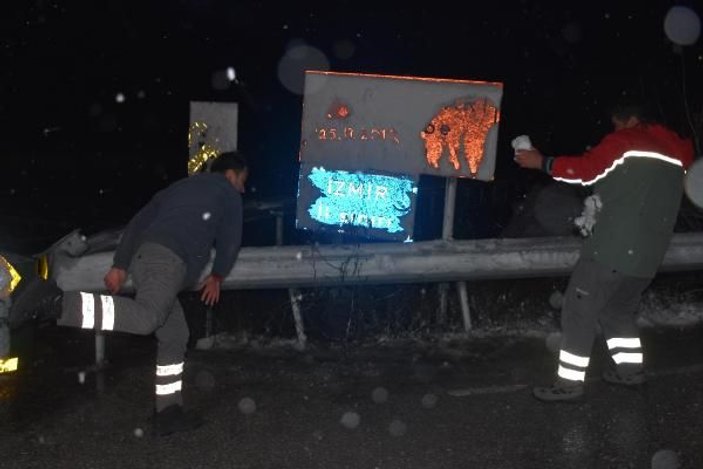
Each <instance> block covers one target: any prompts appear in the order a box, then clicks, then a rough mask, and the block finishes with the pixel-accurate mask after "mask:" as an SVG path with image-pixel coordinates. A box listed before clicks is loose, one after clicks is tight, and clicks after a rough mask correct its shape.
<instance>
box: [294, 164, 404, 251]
mask: <svg viewBox="0 0 703 469" xmlns="http://www.w3.org/2000/svg"><path fill="white" fill-rule="evenodd" d="M416 198H417V180H416V179H415V178H413V177H410V176H402V175H390V174H382V173H379V172H359V171H355V172H352V171H345V170H328V169H325V168H324V167H321V166H313V165H305V164H303V165H301V170H300V180H299V187H298V213H297V220H296V226H297V227H298V228H301V229H328V230H331V231H337V232H340V233H348V234H354V235H358V236H363V237H375V238H385V239H391V240H400V241H408V242H409V241H412V231H413V224H414V223H413V221H414V220H413V209H414V207H415V200H416Z"/></svg>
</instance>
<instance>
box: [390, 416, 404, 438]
mask: <svg viewBox="0 0 703 469" xmlns="http://www.w3.org/2000/svg"><path fill="white" fill-rule="evenodd" d="M407 431H408V426H407V425H406V424H405V422H403V421H401V420H393V421H392V422H391V424H390V425H389V426H388V433H390V434H391V435H392V436H403V435H405V434H406V433H407Z"/></svg>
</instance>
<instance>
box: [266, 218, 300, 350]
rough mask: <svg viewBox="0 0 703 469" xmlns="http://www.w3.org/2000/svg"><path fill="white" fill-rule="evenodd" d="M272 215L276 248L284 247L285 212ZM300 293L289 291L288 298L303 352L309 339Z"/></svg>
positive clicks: (295, 290) (291, 289)
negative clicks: (306, 332) (274, 223)
mask: <svg viewBox="0 0 703 469" xmlns="http://www.w3.org/2000/svg"><path fill="white" fill-rule="evenodd" d="M271 214H272V215H274V216H275V217H276V246H282V245H283V211H280V210H272V211H271ZM300 297H301V295H300V291H299V290H298V289H297V288H289V289H288V298H289V299H290V307H291V310H292V312H293V320H294V321H295V333H296V335H297V337H298V348H299V349H300V350H303V349H304V348H305V342H306V341H307V337H306V336H305V325H304V323H303V316H302V314H301V312H300Z"/></svg>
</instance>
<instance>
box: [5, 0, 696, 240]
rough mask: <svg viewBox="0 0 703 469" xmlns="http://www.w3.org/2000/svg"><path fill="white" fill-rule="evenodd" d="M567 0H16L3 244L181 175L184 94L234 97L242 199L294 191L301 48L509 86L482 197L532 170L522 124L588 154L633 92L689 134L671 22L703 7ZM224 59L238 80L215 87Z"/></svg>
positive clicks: (128, 207)
mask: <svg viewBox="0 0 703 469" xmlns="http://www.w3.org/2000/svg"><path fill="white" fill-rule="evenodd" d="M420 3H421V4H422V2H420ZM567 3H568V2H554V3H552V2H544V1H534V2H533V1H515V2H499V1H489V2H485V3H484V4H479V2H463V3H458V4H457V5H463V6H455V5H454V4H453V3H452V2H429V3H426V4H423V5H424V6H421V7H415V6H411V4H410V3H406V2H404V3H395V2H352V1H346V0H338V1H336V2H282V4H281V5H283V6H281V5H279V4H277V3H274V2H255V1H216V0H172V1H163V2H129V1H118V0H116V1H104V2H103V1H99V2H68V1H60V0H55V1H49V0H46V1H45V0H36V1H21V2H12V4H11V5H5V8H4V10H5V11H4V14H3V19H2V20H1V25H2V26H1V27H0V31H1V32H0V60H1V64H2V68H0V96H1V99H0V126H1V127H0V128H1V129H2V139H1V140H0V141H1V143H0V155H1V156H2V162H3V165H2V179H0V209H1V210H2V212H0V213H1V214H2V216H3V218H2V219H3V221H2V225H1V226H2V235H3V236H2V237H0V240H7V239H10V238H12V237H18V236H23V237H29V238H31V241H32V242H31V243H29V244H32V243H33V244H37V243H39V244H41V243H42V242H44V243H45V242H48V241H51V240H53V239H55V238H56V234H57V233H62V232H65V231H68V230H69V229H71V228H74V227H82V228H83V229H85V230H87V231H91V230H93V231H94V230H99V229H103V228H108V227H113V226H118V225H121V224H123V223H124V222H126V221H127V220H128V218H129V216H130V215H131V214H132V213H133V212H134V211H135V210H136V209H137V208H139V207H140V206H141V204H143V203H144V202H146V200H147V199H148V198H149V197H150V196H151V195H152V194H153V192H155V191H156V190H157V189H159V188H161V187H163V186H165V185H166V184H168V183H169V182H171V181H173V180H175V179H178V178H180V177H183V176H185V168H186V159H187V152H188V150H187V126H188V122H189V116H188V109H189V108H188V103H189V101H191V100H213V101H238V102H240V114H239V115H240V125H239V148H240V149H241V150H242V151H244V153H246V154H247V155H248V156H249V158H250V160H251V162H252V169H253V174H252V180H251V187H253V188H255V192H250V193H249V194H248V197H249V198H250V199H251V198H252V197H254V198H270V197H279V196H293V195H294V193H295V187H296V181H297V151H298V141H299V133H300V116H301V111H302V108H301V106H302V96H300V95H299V94H296V93H293V92H291V91H290V90H288V89H287V88H286V87H285V86H284V84H283V83H282V81H281V79H280V77H279V74H278V69H279V62H280V61H281V59H282V57H284V54H285V52H286V49H287V48H289V47H291V45H294V44H300V43H306V44H307V45H309V46H312V47H315V48H317V49H319V51H320V52H321V56H322V57H324V58H325V59H326V61H327V62H328V63H329V69H330V70H333V71H355V72H368V73H383V74H397V75H417V76H427V77H443V78H456V79H473V80H490V81H501V82H503V83H504V95H503V103H502V120H501V127H500V133H499V135H500V137H499V139H500V140H499V154H498V156H497V158H498V163H497V170H496V181H495V182H494V183H491V184H492V185H493V187H492V188H490V189H488V188H485V187H483V188H480V189H478V191H479V192H480V193H481V194H482V196H481V197H479V198H481V199H483V198H485V197H484V196H485V195H486V194H485V192H486V191H488V192H489V193H490V194H491V197H494V198H495V197H496V194H499V193H501V190H502V189H501V188H506V189H505V191H503V192H502V196H501V197H502V199H503V202H502V203H503V204H504V205H505V204H508V203H509V202H510V198H511V197H517V196H519V191H520V189H522V188H524V187H525V185H526V184H528V183H529V181H530V180H531V179H530V178H532V179H534V175H529V174H525V172H521V171H518V170H517V169H516V168H515V167H514V165H513V163H512V161H511V158H512V152H511V150H510V147H509V143H510V140H511V139H512V138H513V137H514V136H516V135H517V134H519V133H528V134H530V135H531V137H532V140H533V142H534V143H535V145H536V146H538V147H539V148H541V149H542V150H543V151H544V152H545V153H549V152H580V151H582V150H583V149H584V147H585V146H586V145H588V144H593V143H596V142H597V140H598V139H599V138H600V137H601V136H602V135H603V133H604V132H605V131H606V130H608V127H607V121H606V119H605V116H604V109H603V106H604V105H605V103H606V102H607V101H608V100H610V99H611V98H612V97H613V96H615V95H616V94H618V93H620V92H621V91H622V90H624V89H632V90H635V91H636V92H639V93H644V94H645V95H646V96H648V97H649V98H651V101H652V103H654V104H655V106H656V107H657V108H658V109H659V110H660V111H661V112H662V113H663V115H664V117H665V118H666V119H667V120H669V121H671V122H672V124H674V125H676V126H678V127H681V128H685V124H686V120H685V118H684V106H683V102H684V100H683V95H682V83H684V82H683V81H682V76H684V74H685V78H686V81H685V83H686V85H687V92H688V102H689V104H690V106H691V108H692V111H694V112H700V110H701V103H702V102H703V92H702V90H701V86H700V83H702V82H703V46H702V45H701V44H702V41H701V40H699V41H698V42H697V43H696V44H694V45H692V46H684V47H681V46H676V45H675V44H673V43H672V42H671V41H670V40H669V39H668V38H667V35H666V34H665V31H664V28H663V23H664V18H665V15H666V13H667V11H668V9H669V8H670V7H671V6H673V5H675V4H680V5H687V6H691V7H693V8H694V9H696V10H697V11H698V12H699V14H700V13H701V12H703V8H701V6H700V5H699V4H695V3H690V2H689V3H687V2H670V1H653V2H642V1H639V2H617V5H615V6H613V5H612V3H616V2H578V3H577V4H576V5H573V6H572V5H567ZM303 5H304V6H303ZM556 5H559V6H556ZM13 8H14V10H12V9H13ZM682 66H683V68H682ZM227 67H234V69H235V70H236V73H237V78H238V80H239V84H234V83H233V84H229V83H228V82H224V83H222V80H221V79H220V78H221V77H222V73H223V71H224V70H225V69H226V68H227ZM684 70H685V72H684ZM289 72H290V73H293V75H287V77H288V78H291V77H292V79H294V80H295V79H296V77H297V79H299V78H300V77H301V76H302V71H301V70H290V71H289ZM223 85H225V86H223ZM118 95H121V96H124V100H123V101H122V102H119V101H120V100H118V99H117V97H118ZM516 181H520V184H516ZM525 181H527V182H525ZM468 183H470V182H468ZM474 184H475V183H474ZM521 184H522V185H521ZM435 185H437V184H435ZM484 186H485V183H484ZM508 188H509V189H508ZM497 203H498V202H496V201H495V200H494V201H493V206H495V205H496V204H497ZM484 210H485V209H484ZM489 210H490V209H489ZM503 211H505V209H503ZM28 231H30V232H31V233H30V234H28Z"/></svg>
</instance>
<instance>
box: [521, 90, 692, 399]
mask: <svg viewBox="0 0 703 469" xmlns="http://www.w3.org/2000/svg"><path fill="white" fill-rule="evenodd" d="M645 116H646V114H645V111H644V108H643V107H642V106H641V105H638V104H631V103H626V104H622V105H619V106H616V107H615V108H614V109H613V110H612V112H611V119H612V123H613V126H614V127H615V130H614V131H613V132H612V133H610V134H608V135H606V136H605V138H603V140H602V141H601V142H600V143H599V144H598V145H596V146H595V147H593V148H592V149H590V150H589V151H587V152H585V153H584V154H582V155H575V156H566V155H565V156H555V157H547V156H544V155H542V154H541V153H540V152H539V151H538V150H536V149H529V150H519V151H517V152H516V156H515V161H516V163H517V164H518V165H520V166H521V167H523V168H529V169H541V170H543V171H545V172H546V173H547V174H549V175H551V176H552V177H553V178H554V179H555V180H557V181H562V182H565V183H569V184H580V185H582V186H588V187H591V188H592V189H593V195H592V196H591V200H592V201H594V203H593V204H592V207H593V208H594V212H595V224H593V226H592V227H590V226H589V228H590V229H589V230H588V232H589V234H588V236H587V238H586V239H585V240H584V243H583V247H582V249H581V253H580V256H579V261H578V263H577V265H576V267H575V269H574V271H573V273H572V275H571V278H570V280H569V285H568V287H567V290H566V294H565V300H564V304H563V307H562V319H561V321H562V343H561V347H560V352H559V366H558V370H557V375H558V378H557V380H556V382H555V383H554V385H552V386H551V387H536V388H535V389H534V391H533V394H534V396H535V397H536V398H538V399H540V400H542V401H565V400H574V399H579V398H581V397H582V396H583V393H584V389H583V383H584V381H585V377H586V370H587V368H588V364H589V360H590V355H591V348H592V345H593V341H594V339H595V335H596V330H597V325H600V326H601V329H602V331H603V335H604V338H605V340H606V343H607V346H608V349H609V351H610V354H611V357H612V365H613V366H611V367H610V368H609V369H608V370H607V371H606V372H605V373H604V375H603V378H604V380H606V381H607V382H609V383H613V384H621V385H629V386H636V385H639V384H642V383H643V382H644V380H645V377H644V372H643V353H642V345H641V343H640V339H639V333H638V330H637V326H636V322H635V315H636V311H637V308H638V305H639V302H640V298H641V295H642V293H643V291H644V290H645V289H646V288H647V287H648V286H649V284H650V283H651V281H652V279H653V278H654V276H655V274H656V272H657V270H658V268H659V266H660V265H661V263H662V260H663V258H664V255H665V253H666V250H667V248H668V246H669V242H670V241H671V237H672V234H673V230H674V225H675V223H676V218H677V215H678V211H679V207H680V203H681V199H682V195H683V181H684V174H685V170H686V168H687V167H688V166H689V165H690V164H691V163H692V161H693V145H692V143H691V141H689V140H686V139H682V138H680V137H679V136H678V135H677V134H676V133H675V132H673V131H672V130H670V129H668V128H666V127H664V126H663V125H660V124H657V123H654V122H651V121H649V120H647V119H646V117H645ZM582 232H583V231H582Z"/></svg>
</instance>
